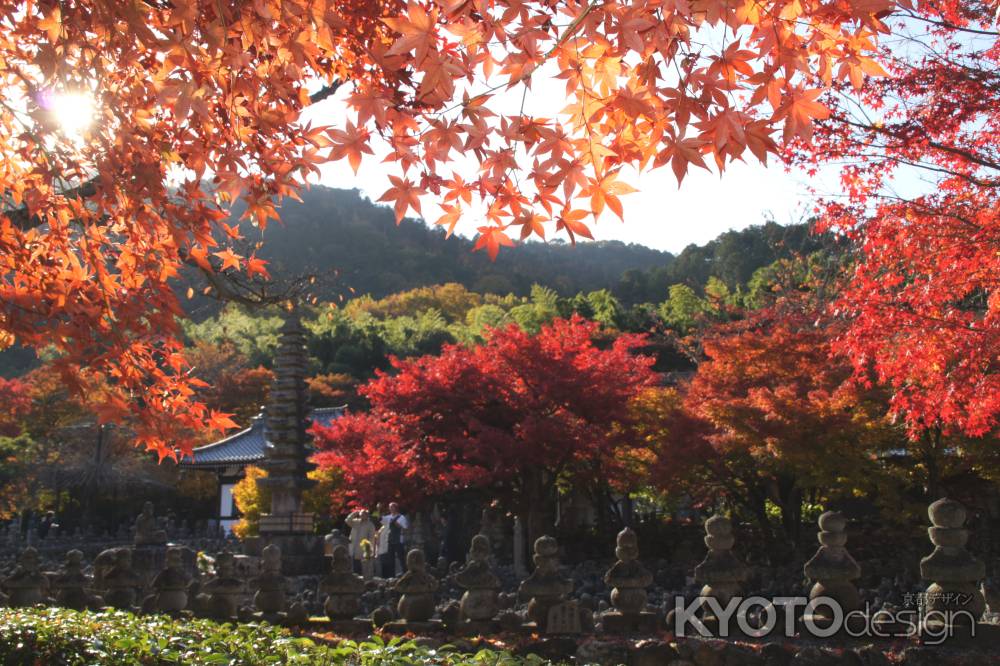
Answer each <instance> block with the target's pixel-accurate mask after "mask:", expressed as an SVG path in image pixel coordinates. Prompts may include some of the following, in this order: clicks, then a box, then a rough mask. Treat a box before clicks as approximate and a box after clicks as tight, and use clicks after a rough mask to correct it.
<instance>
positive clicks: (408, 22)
mask: <svg viewBox="0 0 1000 666" xmlns="http://www.w3.org/2000/svg"><path fill="white" fill-rule="evenodd" d="M437 17H438V12H437V9H436V8H433V9H431V11H430V13H428V12H427V11H425V10H424V8H423V7H421V6H420V5H419V4H417V3H416V2H412V0H411V2H409V3H408V4H407V6H406V17H405V18H404V17H399V18H394V17H389V18H383V19H382V22H383V23H385V24H386V25H387V26H389V27H390V28H392V29H393V30H395V31H396V32H398V33H399V34H400V35H402V37H400V38H399V39H397V40H396V41H395V42H394V43H393V45H392V48H390V49H389V50H388V52H387V54H388V55H402V54H405V53H409V52H410V51H416V53H415V54H414V55H415V57H416V61H417V63H418V64H419V63H421V62H423V60H424V58H426V57H427V52H428V51H430V49H431V47H432V46H433V45H434V43H435V32H434V29H435V26H436V25H437Z"/></svg>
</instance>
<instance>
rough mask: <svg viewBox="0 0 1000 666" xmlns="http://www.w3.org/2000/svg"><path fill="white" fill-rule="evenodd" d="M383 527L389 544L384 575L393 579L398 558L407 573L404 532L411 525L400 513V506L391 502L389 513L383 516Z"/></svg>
mask: <svg viewBox="0 0 1000 666" xmlns="http://www.w3.org/2000/svg"><path fill="white" fill-rule="evenodd" d="M382 526H383V527H384V528H385V529H384V531H383V535H384V536H385V537H386V542H387V544H388V550H387V552H386V554H385V561H384V562H383V567H382V575H383V577H385V578H393V577H395V575H396V558H399V561H400V564H401V566H402V570H403V573H405V572H406V546H405V543H406V537H405V536H404V535H403V531H404V530H407V529H409V528H410V523H409V521H408V520H407V519H406V516H404V515H403V514H402V513H400V512H399V505H398V504H397V503H395V502H390V503H389V513H387V514H385V515H384V516H382Z"/></svg>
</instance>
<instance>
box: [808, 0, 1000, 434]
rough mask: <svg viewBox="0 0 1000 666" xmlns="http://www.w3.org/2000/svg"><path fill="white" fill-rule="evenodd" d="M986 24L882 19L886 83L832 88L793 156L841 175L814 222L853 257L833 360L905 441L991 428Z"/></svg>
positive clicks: (996, 162)
mask: <svg viewBox="0 0 1000 666" xmlns="http://www.w3.org/2000/svg"><path fill="white" fill-rule="evenodd" d="M997 18H998V17H997V14H996V3H990V2H979V1H973V2H957V1H953V0H942V1H934V2H921V3H919V4H915V6H914V8H913V9H907V10H906V11H904V12H902V13H901V14H900V15H899V16H898V17H894V18H893V19H889V26H890V29H892V30H893V32H894V33H895V34H896V35H898V39H892V40H887V43H886V44H884V45H883V46H882V48H881V57H880V61H881V62H882V63H883V64H884V65H885V68H886V69H887V70H888V73H889V76H888V77H881V78H877V79H868V80H866V81H864V82H863V87H862V89H861V92H860V95H857V94H845V93H846V92H847V91H845V90H843V88H844V85H843V84H835V88H836V89H837V94H831V95H829V96H828V97H827V98H824V101H825V102H826V103H827V104H828V105H829V106H830V107H831V109H832V112H831V115H830V117H829V119H828V120H825V121H823V122H822V123H820V124H819V126H818V127H817V130H816V133H815V136H814V142H813V144H812V145H811V146H808V147H802V148H801V149H800V150H797V151H796V152H795V153H794V155H793V157H795V158H796V159H797V160H798V161H800V162H804V163H808V164H812V165H822V164H823V163H824V162H830V161H835V162H837V163H840V164H844V165H845V166H843V168H842V170H841V185H842V191H841V192H838V193H837V195H836V196H834V197H832V198H831V199H830V200H828V201H826V202H825V203H824V204H823V206H822V207H821V209H820V211H821V213H822V220H821V225H822V226H823V227H824V228H826V229H835V230H840V231H843V232H845V233H846V234H848V235H849V236H850V237H852V238H853V239H854V240H855V242H856V245H857V248H858V251H859V258H858V263H857V268H856V272H855V274H854V277H853V280H852V281H851V283H850V285H849V286H848V287H847V288H846V289H845V290H844V291H843V293H842V296H841V298H840V300H839V302H838V303H836V304H835V308H836V310H837V311H838V312H839V313H840V314H842V315H843V314H847V315H849V316H851V317H852V321H851V325H850V326H849V327H848V328H847V330H846V331H845V332H844V334H843V337H842V338H841V340H840V342H839V348H840V349H841V350H843V351H845V352H847V353H849V354H850V356H851V357H852V359H853V361H854V365H855V369H856V371H857V374H858V376H859V377H860V378H861V379H862V380H863V381H867V380H868V378H869V377H870V376H871V375H872V373H874V375H875V376H876V377H877V379H878V381H880V382H882V383H885V384H887V385H889V386H891V388H892V390H893V397H892V406H893V408H894V410H895V412H896V413H898V414H900V415H902V416H903V417H905V419H906V421H907V423H908V425H909V426H910V431H911V435H912V436H913V437H914V438H915V439H917V438H919V436H920V432H921V431H922V430H925V429H934V428H939V427H942V428H945V429H953V430H954V429H957V430H961V431H964V432H965V433H966V434H968V435H971V436H977V435H983V434H985V433H987V432H989V431H990V430H991V429H992V428H994V427H996V426H997V424H998V423H1000V73H998V72H1000V38H998V33H997ZM855 83H861V81H860V80H858V81H856V82H855ZM859 97H860V101H859V99H858V98H859Z"/></svg>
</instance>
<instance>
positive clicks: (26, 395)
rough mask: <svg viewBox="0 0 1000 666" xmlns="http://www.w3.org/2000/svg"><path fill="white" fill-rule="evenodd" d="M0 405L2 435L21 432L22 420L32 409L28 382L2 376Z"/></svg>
mask: <svg viewBox="0 0 1000 666" xmlns="http://www.w3.org/2000/svg"><path fill="white" fill-rule="evenodd" d="M0 405H2V407H0V437H14V436H15V435H17V434H18V433H19V432H21V420H22V419H23V418H24V416H25V415H26V414H27V413H28V412H29V411H30V410H31V395H30V387H29V386H28V384H27V383H25V382H24V381H23V380H21V379H4V378H3V377H0Z"/></svg>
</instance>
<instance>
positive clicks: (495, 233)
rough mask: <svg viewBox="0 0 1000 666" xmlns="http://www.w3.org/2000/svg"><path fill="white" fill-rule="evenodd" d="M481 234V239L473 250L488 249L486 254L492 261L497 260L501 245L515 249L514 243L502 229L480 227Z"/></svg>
mask: <svg viewBox="0 0 1000 666" xmlns="http://www.w3.org/2000/svg"><path fill="white" fill-rule="evenodd" d="M479 234H480V235H479V238H477V239H476V245H475V247H473V248H472V249H473V250H482V249H483V248H486V254H488V255H490V259H491V260H496V258H497V254H498V253H499V252H500V246H501V245H503V246H504V247H514V241H512V240H511V239H510V237H509V236H508V235H507V234H505V233H504V230H503V228H501V227H479Z"/></svg>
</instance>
